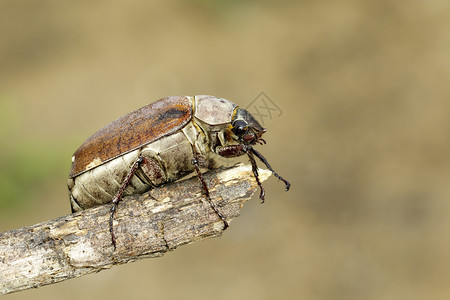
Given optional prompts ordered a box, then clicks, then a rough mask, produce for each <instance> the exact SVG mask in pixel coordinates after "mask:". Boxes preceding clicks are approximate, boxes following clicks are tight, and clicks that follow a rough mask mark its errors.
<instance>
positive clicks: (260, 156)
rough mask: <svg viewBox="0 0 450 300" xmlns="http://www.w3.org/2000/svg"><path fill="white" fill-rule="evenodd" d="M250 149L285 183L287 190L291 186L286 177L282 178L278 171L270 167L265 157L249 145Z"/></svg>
mask: <svg viewBox="0 0 450 300" xmlns="http://www.w3.org/2000/svg"><path fill="white" fill-rule="evenodd" d="M250 151H251V153H253V154H255V155H256V157H258V158H259V160H260V161H262V162H263V163H264V164H265V165H266V167H267V168H268V169H269V170H270V171H272V173H273V175H275V177H276V178H278V179H279V180H281V181H283V182H284V184H285V185H286V191H289V188H290V187H291V184H290V183H289V181H287V180H286V179H284V178H283V177H281V176H280V175H278V173H277V172H275V171H274V170H273V169H272V167H271V166H270V164H269V162H268V161H267V159H266V158H265V157H264V156H263V155H262V154H261V153H259V152H258V151H256V150H255V149H254V148H253V147H250ZM252 165H253V164H252Z"/></svg>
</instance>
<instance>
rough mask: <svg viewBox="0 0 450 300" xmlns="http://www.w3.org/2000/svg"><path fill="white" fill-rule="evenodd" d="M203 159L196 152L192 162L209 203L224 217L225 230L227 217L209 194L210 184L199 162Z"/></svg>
mask: <svg viewBox="0 0 450 300" xmlns="http://www.w3.org/2000/svg"><path fill="white" fill-rule="evenodd" d="M202 159H203V158H202V157H201V156H200V155H198V154H194V158H192V164H193V165H194V169H195V172H197V176H198V179H200V182H201V183H202V189H203V192H204V193H205V195H206V198H208V202H209V205H211V207H212V209H213V210H214V211H215V212H216V214H217V215H218V216H219V217H220V218H221V219H222V221H223V224H224V227H223V230H225V229H227V228H228V226H229V225H228V221H227V220H226V219H225V217H224V216H223V215H222V213H221V212H220V211H219V210H218V209H217V207H216V205H215V204H214V203H213V202H212V200H211V198H210V196H209V190H208V186H207V185H206V182H205V180H204V179H203V176H202V172H201V171H200V163H199V162H201V161H202Z"/></svg>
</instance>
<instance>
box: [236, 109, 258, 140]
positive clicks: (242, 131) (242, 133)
mask: <svg viewBox="0 0 450 300" xmlns="http://www.w3.org/2000/svg"><path fill="white" fill-rule="evenodd" d="M231 131H232V133H233V135H232V136H233V139H234V140H235V141H237V142H238V143H239V144H244V145H254V144H256V143H260V144H262V143H265V141H264V139H262V138H261V136H262V135H263V133H264V132H266V129H265V128H263V127H262V126H261V125H260V124H259V122H258V121H257V120H256V119H255V117H253V116H252V115H251V114H250V113H249V112H248V111H247V110H245V109H243V108H240V107H237V108H236V109H235V112H234V114H233V119H232V121H231Z"/></svg>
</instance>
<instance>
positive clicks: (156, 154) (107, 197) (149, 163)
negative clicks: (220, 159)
mask: <svg viewBox="0 0 450 300" xmlns="http://www.w3.org/2000/svg"><path fill="white" fill-rule="evenodd" d="M198 138H200V133H199V132H198V131H197V130H196V129H195V126H194V125H193V124H192V123H189V124H188V125H186V126H185V128H183V129H182V130H180V131H178V132H176V133H173V134H171V135H169V136H165V137H163V138H161V139H159V140H156V141H154V142H152V143H150V144H148V145H145V146H144V147H142V148H140V149H136V150H134V151H132V152H129V153H127V154H125V155H122V156H119V157H117V158H115V159H113V160H110V161H108V162H106V163H105V164H103V165H100V166H98V167H96V168H93V169H91V170H89V171H87V172H84V173H82V174H80V175H78V176H77V177H75V178H69V193H70V196H71V202H72V210H73V211H78V210H81V209H86V208H90V207H93V206H97V205H100V204H105V203H109V202H111V200H112V198H113V197H114V195H115V194H116V193H117V191H118V190H119V188H120V187H121V185H122V183H123V181H124V179H125V178H126V176H127V174H128V172H129V170H130V168H131V166H132V165H133V163H134V162H135V161H136V160H137V159H138V157H139V156H141V157H143V158H144V163H143V164H142V165H141V166H140V167H139V169H138V170H137V172H136V174H135V175H134V176H133V177H132V178H131V182H130V184H129V185H128V187H127V188H126V190H125V193H124V194H125V195H131V194H139V193H143V192H145V191H147V190H149V189H150V188H152V187H155V186H159V185H161V184H164V183H166V182H168V181H175V180H177V179H179V178H181V177H183V176H185V175H187V174H189V173H191V172H192V171H193V170H194V168H193V165H192V150H193V145H192V144H191V143H192V142H193V143H194V144H195V142H196V141H197V140H198ZM201 154H203V153H201Z"/></svg>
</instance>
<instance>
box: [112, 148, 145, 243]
mask: <svg viewBox="0 0 450 300" xmlns="http://www.w3.org/2000/svg"><path fill="white" fill-rule="evenodd" d="M143 160H144V159H143V157H142V156H139V157H138V158H137V159H136V161H135V162H134V163H133V165H132V166H131V169H130V172H128V174H127V177H125V179H124V181H123V183H122V186H121V187H120V188H119V190H118V191H117V193H116V195H115V196H114V198H113V199H112V207H111V213H110V215H109V232H110V233H111V242H112V245H113V246H114V250H116V236H115V235H114V228H113V221H114V213H115V212H116V210H117V206H118V205H119V201H120V199H121V198H122V195H123V193H124V192H125V189H126V188H127V186H128V185H129V184H130V182H131V178H132V177H133V175H134V173H136V170H137V169H138V168H139V165H140V164H141V163H142V162H143Z"/></svg>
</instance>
